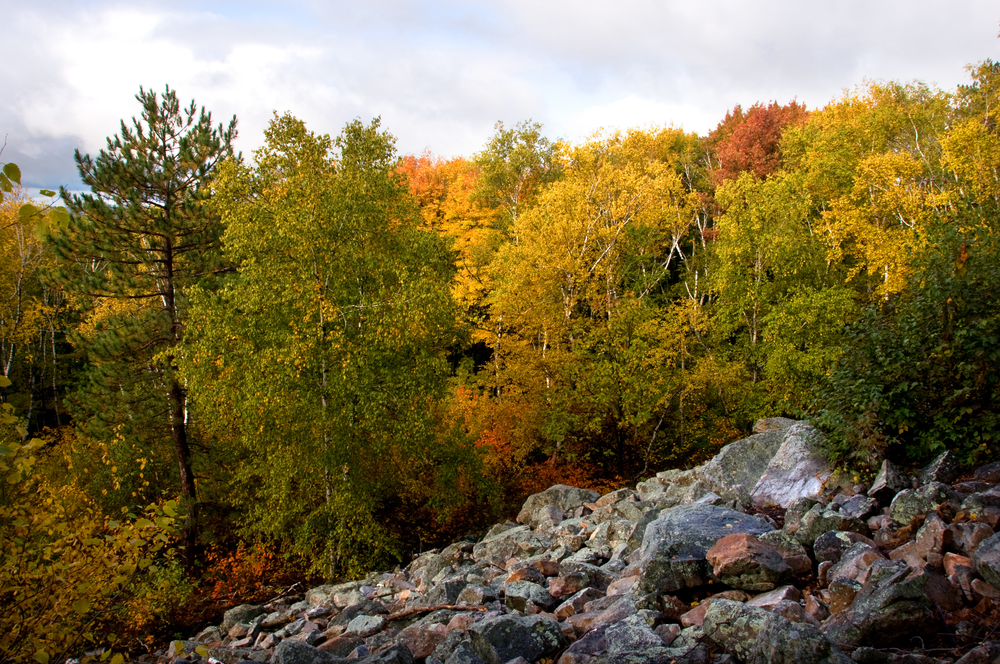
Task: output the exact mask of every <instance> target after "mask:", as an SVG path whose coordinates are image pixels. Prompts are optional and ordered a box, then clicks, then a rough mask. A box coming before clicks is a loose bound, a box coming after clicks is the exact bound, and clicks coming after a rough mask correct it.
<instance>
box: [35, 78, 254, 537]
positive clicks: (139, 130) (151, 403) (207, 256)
mask: <svg viewBox="0 0 1000 664" xmlns="http://www.w3.org/2000/svg"><path fill="white" fill-rule="evenodd" d="M136 99H137V100H138V102H139V103H140V104H141V105H142V114H141V118H139V119H136V118H135V117H133V118H132V122H131V126H129V125H127V124H126V123H125V121H122V123H121V131H120V133H119V134H117V135H115V136H113V137H110V138H108V141H107V148H106V149H104V150H101V151H100V153H99V154H98V155H97V158H96V159H94V158H91V156H90V155H89V154H88V155H81V153H80V151H79V150H78V151H77V152H76V162H77V167H78V169H79V172H80V176H81V179H82V180H83V182H84V184H85V185H87V186H88V187H90V189H91V193H85V194H80V195H71V194H70V193H69V192H67V191H65V190H63V192H62V195H63V198H64V199H65V200H66V202H67V205H68V207H69V209H70V211H71V213H72V216H71V218H70V220H69V222H68V223H67V224H66V225H65V227H63V228H56V229H54V230H53V232H52V234H51V236H50V237H51V239H52V242H53V244H54V246H55V248H56V251H57V253H58V255H59V257H60V258H61V260H62V267H61V269H60V271H59V277H60V278H61V281H62V282H63V284H64V285H65V287H66V288H67V289H69V290H71V291H73V292H74V294H75V295H76V296H77V297H78V298H79V300H80V302H81V304H83V305H84V306H87V307H89V315H88V317H87V319H86V321H85V322H84V324H83V325H82V326H81V329H80V331H79V332H78V334H77V339H76V341H77V345H78V347H80V348H81V349H82V350H83V351H84V352H85V353H86V355H87V358H88V364H89V365H90V367H89V371H88V372H87V375H86V377H85V379H84V380H83V381H81V384H80V386H79V388H78V390H77V392H76V395H75V399H74V401H75V405H76V411H77V415H78V422H79V423H80V425H81V427H82V428H84V429H86V430H87V431H88V433H90V434H91V435H93V436H95V437H97V438H98V439H102V440H103V441H105V442H107V443H109V445H110V444H112V443H116V444H117V445H119V446H122V447H125V448H126V449H127V448H129V447H131V448H132V449H131V450H130V451H131V454H130V455H126V454H124V453H122V454H120V456H121V457H122V460H123V461H125V462H126V463H127V462H128V459H129V457H135V456H136V455H138V456H142V454H139V452H138V450H136V449H135V448H136V447H139V448H140V449H142V451H143V452H149V453H150V454H149V456H150V457H154V458H158V459H157V461H158V463H159V464H160V466H161V467H164V466H166V467H167V470H169V463H170V462H169V461H167V459H169V457H170V456H174V457H175V458H176V464H177V474H176V475H174V477H175V481H177V482H178V485H179V486H177V485H172V484H173V483H172V482H171V483H168V486H166V487H164V486H160V487H156V488H158V489H160V490H163V489H166V490H168V491H170V490H174V489H179V491H180V494H181V496H182V497H183V498H184V499H185V503H186V504H187V506H188V509H189V510H190V509H193V504H194V501H195V500H196V488H195V480H194V474H193V473H192V469H191V451H190V445H189V441H188V427H187V417H186V394H185V390H184V386H183V385H182V383H181V382H180V380H179V379H178V378H177V376H176V374H175V371H174V364H175V360H176V355H177V352H178V350H177V349H178V346H179V344H180V343H181V341H182V339H183V332H184V322H185V314H186V301H185V289H186V288H187V287H188V286H191V285H193V284H195V283H199V282H202V281H203V280H204V279H206V278H207V277H210V276H211V275H213V274H216V273H218V272H219V271H220V270H221V269H222V260H221V252H220V251H219V238H220V235H221V232H222V224H221V221H220V220H219V218H218V216H217V215H215V214H213V213H212V212H211V210H210V208H209V207H208V206H207V205H206V203H207V202H208V200H209V197H210V187H209V177H210V175H211V173H212V171H213V169H214V168H215V167H216V165H217V164H219V163H220V161H222V160H225V159H228V158H230V157H232V156H233V148H232V142H233V140H234V139H235V137H236V118H235V116H234V117H233V118H232V120H230V122H229V125H228V127H224V126H223V125H222V124H219V125H218V126H214V127H213V125H212V116H211V114H210V113H208V112H206V111H205V109H204V107H202V108H201V109H200V110H199V109H197V108H196V106H195V103H194V101H192V102H191V104H190V105H189V106H188V107H186V108H183V107H181V105H180V104H179V102H178V100H177V94H176V92H175V91H173V90H171V89H170V88H169V86H168V87H167V88H166V90H165V91H164V93H163V95H162V96H157V94H156V93H155V92H152V91H148V92H147V91H146V90H144V89H142V88H140V89H139V94H138V95H136ZM171 443H172V447H173V455H171V454H170V453H169V452H167V451H166V450H167V449H169V447H170V446H171ZM122 474H126V473H120V475H122ZM171 475H173V473H171ZM147 476H151V474H150V473H149V471H147ZM138 477H139V473H138V472H136V473H135V478H138ZM144 484H147V483H146V482H141V481H139V480H138V479H134V486H132V487H118V488H120V489H121V488H124V489H125V490H128V489H133V490H134V489H135V488H136V487H139V488H141V487H142V486H143V485H144ZM122 495H125V496H128V495H130V492H129V493H124V492H123V494H122ZM189 514H190V512H189ZM189 525H191V524H190V521H189ZM192 527H193V526H192ZM188 530H189V532H188V536H189V537H190V536H192V534H193V531H192V530H191V528H189V529H188ZM189 543H190V542H189Z"/></svg>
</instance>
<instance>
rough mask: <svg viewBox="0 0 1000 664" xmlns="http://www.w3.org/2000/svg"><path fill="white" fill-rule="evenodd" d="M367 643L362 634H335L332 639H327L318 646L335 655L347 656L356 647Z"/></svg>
mask: <svg viewBox="0 0 1000 664" xmlns="http://www.w3.org/2000/svg"><path fill="white" fill-rule="evenodd" d="M364 644H365V640H364V639H362V638H361V637H360V636H335V637H333V638H332V639H327V640H326V641H324V642H323V643H321V644H319V645H318V646H316V647H317V648H319V649H320V650H322V651H323V652H328V653H330V654H331V655H334V656H335V657H347V656H348V655H350V654H351V653H352V652H354V649H355V648H357V647H358V646H362V645H364Z"/></svg>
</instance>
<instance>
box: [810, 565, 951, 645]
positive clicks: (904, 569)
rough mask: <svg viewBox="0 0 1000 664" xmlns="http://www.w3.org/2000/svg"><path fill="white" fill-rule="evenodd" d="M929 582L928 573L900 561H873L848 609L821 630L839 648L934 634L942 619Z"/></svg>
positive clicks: (832, 617)
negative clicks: (931, 595)
mask: <svg viewBox="0 0 1000 664" xmlns="http://www.w3.org/2000/svg"><path fill="white" fill-rule="evenodd" d="M855 546H859V545H855ZM860 546H864V545H860ZM846 558H847V554H846V553H845V559H846ZM842 563H843V560H842V561H841V564H842ZM931 581H932V577H931V575H930V574H929V573H928V572H926V571H924V570H922V569H921V570H913V569H911V568H909V567H908V566H907V565H906V563H904V562H902V561H898V560H891V561H890V560H876V561H875V562H873V563H872V564H871V566H870V569H869V574H868V580H867V582H866V583H865V584H864V586H863V587H862V589H861V590H860V592H858V593H857V595H856V596H855V597H854V600H853V602H851V605H850V608H848V609H847V610H846V611H841V612H840V613H836V614H834V615H833V616H831V617H830V619H829V620H827V621H826V623H825V624H824V625H823V631H824V632H826V635H827V636H828V637H829V638H830V640H831V641H833V642H834V643H836V644H837V645H838V646H840V647H842V648H854V647H857V646H873V647H885V646H887V645H889V644H890V643H892V642H893V641H895V640H897V639H901V638H904V637H907V636H909V635H912V634H937V633H938V631H940V627H941V624H940V623H941V620H940V617H939V611H938V608H937V607H936V606H935V605H934V602H933V601H932V600H931V598H930V594H931V593H929V592H928V591H929V588H928V584H929V583H930V582H931Z"/></svg>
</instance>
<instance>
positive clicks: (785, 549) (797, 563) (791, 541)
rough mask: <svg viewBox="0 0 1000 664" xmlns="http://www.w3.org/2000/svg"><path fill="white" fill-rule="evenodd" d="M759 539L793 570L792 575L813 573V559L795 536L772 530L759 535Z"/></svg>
mask: <svg viewBox="0 0 1000 664" xmlns="http://www.w3.org/2000/svg"><path fill="white" fill-rule="evenodd" d="M757 539H758V540H760V541H761V543H763V544H766V545H767V546H769V547H771V548H772V549H774V550H775V551H777V552H778V553H779V554H780V555H781V557H782V558H784V559H785V562H786V563H788V566H789V567H791V568H792V574H808V573H809V572H811V571H812V559H811V558H810V557H809V554H808V553H806V549H805V547H804V546H802V545H801V544H800V543H799V541H798V540H797V539H795V537H794V536H792V535H789V534H788V533H786V532H785V531H783V530H772V531H771V532H769V533H764V534H763V535H759V536H758V537H757Z"/></svg>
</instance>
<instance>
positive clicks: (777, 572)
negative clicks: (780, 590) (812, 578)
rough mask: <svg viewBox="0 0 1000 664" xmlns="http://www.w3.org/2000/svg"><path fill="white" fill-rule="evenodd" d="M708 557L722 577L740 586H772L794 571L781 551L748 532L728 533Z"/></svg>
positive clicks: (759, 588) (752, 588)
mask: <svg viewBox="0 0 1000 664" xmlns="http://www.w3.org/2000/svg"><path fill="white" fill-rule="evenodd" d="M705 557H706V559H707V560H708V562H709V563H710V564H711V565H712V573H713V574H714V575H715V577H716V578H718V579H719V581H721V582H722V583H725V584H726V585H728V586H732V587H733V588H738V589H740V590H749V591H752V592H763V591H766V590H772V589H774V587H775V586H776V585H777V584H778V582H779V581H780V580H781V579H782V577H784V576H785V575H786V574H788V573H789V572H791V567H789V566H788V563H786V562H785V560H784V559H783V558H782V557H781V555H780V554H779V553H778V552H777V551H775V550H774V549H772V548H770V547H769V546H767V545H766V544H762V543H761V542H760V541H758V540H757V538H756V537H754V536H753V535H749V534H747V533H736V534H733V535H726V536H725V537H723V538H722V539H720V540H719V541H718V542H716V543H715V545H714V546H712V548H711V549H709V550H708V552H707V553H706V554H705Z"/></svg>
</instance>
